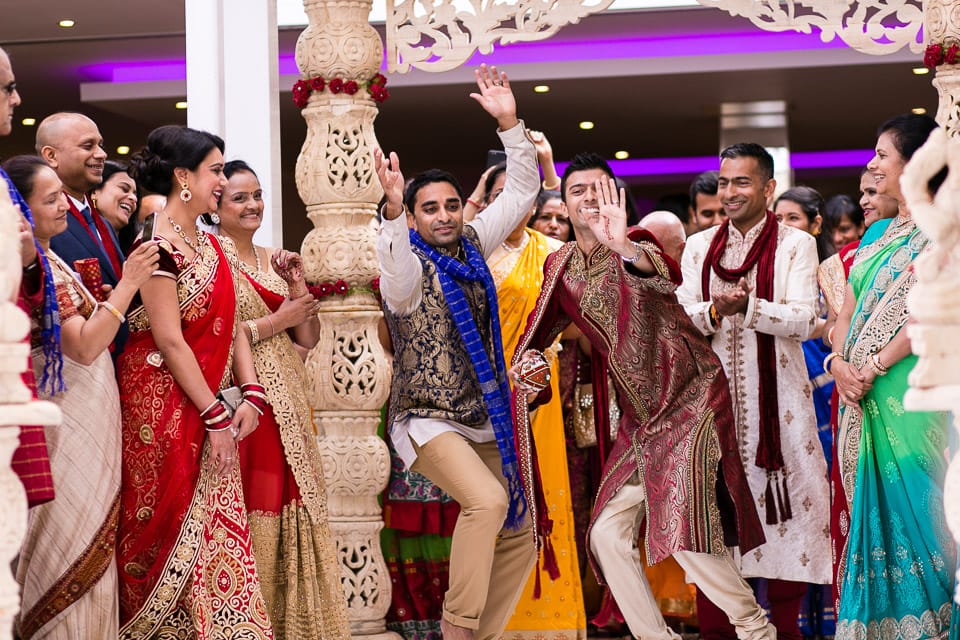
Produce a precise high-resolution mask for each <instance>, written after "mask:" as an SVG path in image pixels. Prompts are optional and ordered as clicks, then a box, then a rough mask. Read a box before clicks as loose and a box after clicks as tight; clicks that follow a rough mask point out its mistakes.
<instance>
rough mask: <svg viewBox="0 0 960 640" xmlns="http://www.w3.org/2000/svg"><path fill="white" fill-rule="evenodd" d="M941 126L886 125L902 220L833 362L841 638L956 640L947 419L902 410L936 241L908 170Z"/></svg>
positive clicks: (880, 186) (862, 252)
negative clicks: (910, 326)
mask: <svg viewBox="0 0 960 640" xmlns="http://www.w3.org/2000/svg"><path fill="white" fill-rule="evenodd" d="M936 126H937V125H936V123H935V122H934V121H933V120H932V119H931V118H929V117H927V116H917V115H913V114H906V115H903V116H897V117H895V118H892V119H891V120H888V121H887V122H886V123H884V124H883V125H881V127H880V130H879V132H878V133H879V139H878V141H877V147H876V156H875V157H874V158H873V160H871V161H870V164H869V165H868V169H869V170H870V172H871V173H872V174H873V175H874V178H875V179H876V182H877V191H878V192H880V193H886V194H887V195H889V196H892V197H895V198H896V199H897V200H898V201H899V202H900V213H899V214H898V216H897V217H896V218H893V219H892V220H890V221H885V220H884V221H879V222H877V223H876V225H875V226H878V225H880V224H885V225H886V227H885V229H883V234H882V236H880V237H879V238H878V239H877V240H876V241H874V242H871V243H869V244H866V245H861V247H860V249H859V250H858V252H857V256H856V258H855V260H854V265H853V267H852V269H851V271H850V277H849V280H848V284H847V292H846V295H845V296H844V302H843V307H842V308H841V312H840V317H839V319H838V321H837V327H836V329H835V334H836V335H837V336H844V335H845V336H846V339H845V341H844V342H843V350H842V353H832V354H830V355H829V356H828V357H827V361H826V362H827V366H828V368H829V370H830V371H831V373H833V375H834V377H835V378H836V381H837V389H838V391H839V394H840V398H841V402H842V403H843V404H844V405H845V406H844V407H843V408H842V410H841V411H842V414H841V418H840V428H839V432H838V436H837V437H838V440H837V452H838V460H837V463H838V464H840V465H841V469H840V472H841V475H842V479H843V486H844V489H845V491H846V496H847V505H846V506H847V510H848V511H847V514H841V517H840V526H841V529H847V531H848V532H849V535H848V537H847V543H846V547H845V551H844V553H843V557H842V558H841V562H840V570H839V577H838V581H839V586H840V607H839V612H838V621H837V635H836V637H837V638H838V640H845V639H847V638H856V639H857V640H864V639H870V638H880V637H883V638H909V639H910V640H922V639H925V638H940V637H945V635H946V633H947V632H948V630H949V626H950V610H951V600H952V596H953V588H954V579H953V571H954V569H955V568H956V558H955V556H956V546H955V545H954V543H953V542H952V539H951V538H950V535H949V533H948V531H947V528H946V522H945V520H944V513H943V489H942V486H943V478H944V473H945V471H946V459H945V457H944V453H943V452H944V449H945V447H946V444H947V421H946V416H945V415H944V414H941V413H929V412H912V411H905V410H904V408H903V396H904V394H905V393H906V390H907V375H908V374H909V373H910V371H911V369H913V366H914V364H915V362H916V356H914V355H912V354H911V352H910V343H909V339H908V338H907V335H906V331H903V330H902V329H903V327H904V325H905V324H906V322H907V319H908V313H907V307H906V297H907V294H908V293H909V291H910V289H911V288H912V286H913V283H914V282H915V280H916V277H915V276H914V274H913V269H912V265H913V261H914V259H916V258H917V256H918V255H920V253H921V252H922V251H923V249H924V247H925V246H926V245H927V239H926V237H925V236H924V235H923V233H922V232H921V231H920V230H919V229H918V228H917V227H916V225H915V224H914V222H913V221H912V220H911V219H910V213H909V211H908V210H907V208H906V206H905V204H904V202H903V197H902V195H901V193H900V174H901V173H902V171H903V166H904V165H905V164H906V162H907V160H909V159H910V157H911V156H912V155H913V153H914V152H915V151H916V150H917V149H918V148H919V147H920V145H922V144H923V142H924V141H925V140H926V138H927V136H928V135H929V133H930V131H931V130H933V129H934V128H935V127H936Z"/></svg>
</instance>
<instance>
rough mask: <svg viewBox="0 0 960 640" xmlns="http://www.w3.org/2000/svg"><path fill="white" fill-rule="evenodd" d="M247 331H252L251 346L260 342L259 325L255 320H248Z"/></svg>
mask: <svg viewBox="0 0 960 640" xmlns="http://www.w3.org/2000/svg"><path fill="white" fill-rule="evenodd" d="M246 324H247V329H250V344H257V343H258V342H260V330H259V329H257V323H256V322H255V321H253V320H247V322H246Z"/></svg>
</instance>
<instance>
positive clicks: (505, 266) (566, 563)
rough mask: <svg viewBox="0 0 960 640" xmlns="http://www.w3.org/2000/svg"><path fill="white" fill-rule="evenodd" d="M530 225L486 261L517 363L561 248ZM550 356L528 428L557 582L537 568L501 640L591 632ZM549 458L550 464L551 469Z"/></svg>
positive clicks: (493, 177)
mask: <svg viewBox="0 0 960 640" xmlns="http://www.w3.org/2000/svg"><path fill="white" fill-rule="evenodd" d="M505 180H506V175H505V172H504V170H503V169H501V170H500V171H497V170H494V171H493V172H491V174H490V176H489V177H488V178H487V185H488V186H487V195H488V197H487V199H488V203H487V204H489V202H492V201H493V198H495V197H496V196H497V195H498V194H499V192H500V191H502V190H503V183H504V182H505ZM531 213H532V212H531ZM526 224H527V220H526V219H525V220H524V221H523V222H522V223H521V224H520V225H518V226H517V228H516V229H514V230H513V232H512V233H511V234H510V235H509V236H508V237H507V239H506V240H505V241H504V242H503V244H501V245H500V246H499V247H498V248H497V249H496V250H495V251H494V252H493V254H491V255H490V257H489V258H488V259H487V264H488V265H489V267H490V273H491V274H493V281H494V282H495V283H496V285H497V299H498V302H499V306H500V331H501V335H502V337H503V351H504V353H503V356H504V360H505V361H506V362H510V361H511V360H512V358H513V352H514V350H515V349H516V348H517V343H518V342H519V341H520V336H521V335H522V334H523V330H524V329H525V328H526V326H527V316H529V315H530V312H531V311H532V310H533V308H534V306H535V305H536V302H537V296H538V295H539V293H540V285H541V284H542V282H543V263H544V262H545V261H546V259H547V255H548V254H549V253H551V252H553V251H555V250H556V249H558V248H560V247H561V246H563V245H562V243H560V242H559V241H557V240H554V239H553V238H548V237H547V236H545V235H543V234H542V233H540V232H538V231H534V230H533V229H529V228H527V226H526ZM557 346H559V345H557ZM547 357H548V359H549V361H550V384H551V386H552V387H553V400H551V401H550V402H549V403H547V404H545V405H543V406H541V407H540V408H539V409H537V411H536V413H534V414H533V418H532V420H531V426H532V429H533V437H534V440H535V442H536V447H537V456H538V457H539V459H540V460H541V461H542V462H541V464H540V474H541V477H542V481H543V491H544V497H545V498H546V501H547V507H548V511H549V515H550V518H551V519H552V520H553V531H552V533H551V534H550V544H552V546H553V549H554V552H555V554H556V558H557V562H558V564H559V566H560V578H559V579H558V580H555V581H554V580H551V579H550V577H549V575H548V574H547V572H546V571H545V570H541V568H540V567H539V566H537V567H534V569H533V572H532V573H531V575H530V577H529V579H528V580H527V584H526V586H525V587H524V590H523V594H522V595H521V597H520V601H519V602H518V603H517V606H516V609H515V610H514V613H513V616H512V617H511V618H510V620H509V621H508V622H507V626H506V629H505V630H504V632H503V635H504V637H508V638H510V639H511V640H523V639H531V640H532V639H534V638H542V637H549V638H551V639H555V640H574V639H577V638H586V634H587V621H586V614H585V613H584V606H583V590H582V588H581V584H580V567H579V564H578V562H577V547H576V542H575V539H574V520H573V506H572V503H571V500H570V477H569V475H568V473H567V453H566V439H565V434H564V429H563V409H562V406H561V402H562V398H561V395H560V389H559V386H558V384H559V381H560V371H559V365H558V361H557V350H556V348H554V349H553V350H552V353H549V351H548V356H547ZM546 461H549V464H547V463H546ZM538 571H539V572H540V575H539V576H538V575H537V572H538ZM538 583H539V588H540V590H541V593H540V594H539V598H536V597H535V595H534V594H535V591H536V588H537V584H538Z"/></svg>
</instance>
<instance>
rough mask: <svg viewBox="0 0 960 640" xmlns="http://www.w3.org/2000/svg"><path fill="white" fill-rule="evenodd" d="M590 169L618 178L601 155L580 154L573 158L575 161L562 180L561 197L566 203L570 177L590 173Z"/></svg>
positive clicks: (571, 163) (571, 162) (569, 166)
mask: <svg viewBox="0 0 960 640" xmlns="http://www.w3.org/2000/svg"><path fill="white" fill-rule="evenodd" d="M590 169H600V170H602V171H603V172H604V173H605V174H607V175H608V176H610V177H611V178H614V177H616V176H614V175H613V169H611V168H610V165H609V164H607V161H606V160H604V159H603V156H601V155H600V154H599V153H578V154H577V155H575V156H573V160H571V161H570V164H568V165H567V168H566V169H564V170H563V177H562V178H560V196H561V199H562V200H563V201H564V202H566V200H567V178H569V177H570V174H571V173H573V172H575V171H588V170H590Z"/></svg>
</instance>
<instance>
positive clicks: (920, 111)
mask: <svg viewBox="0 0 960 640" xmlns="http://www.w3.org/2000/svg"><path fill="white" fill-rule="evenodd" d="M910 112H911V113H914V114H916V115H918V116H922V115H923V114H925V113H926V112H927V110H926V109H924V108H923V107H914V108H913V109H910Z"/></svg>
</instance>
